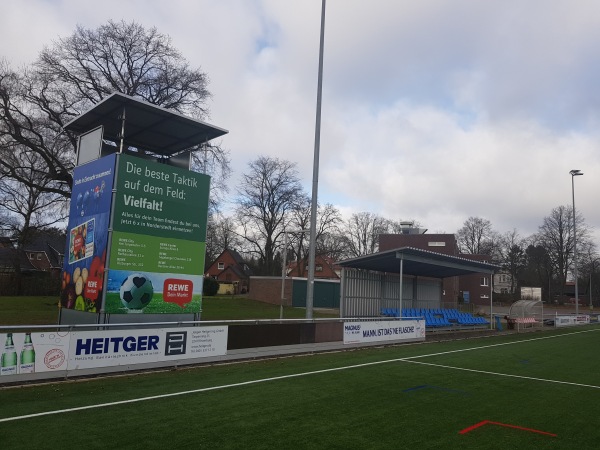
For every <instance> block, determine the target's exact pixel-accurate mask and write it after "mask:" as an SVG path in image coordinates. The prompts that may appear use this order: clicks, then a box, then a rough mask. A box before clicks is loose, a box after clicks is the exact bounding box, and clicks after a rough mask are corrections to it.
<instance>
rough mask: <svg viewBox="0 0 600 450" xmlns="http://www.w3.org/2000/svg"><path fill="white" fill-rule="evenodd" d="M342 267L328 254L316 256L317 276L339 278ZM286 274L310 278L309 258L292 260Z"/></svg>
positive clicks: (330, 278)
mask: <svg viewBox="0 0 600 450" xmlns="http://www.w3.org/2000/svg"><path fill="white" fill-rule="evenodd" d="M341 270H342V269H341V267H339V266H338V265H336V264H335V262H334V260H333V259H332V258H330V257H329V256H327V255H316V256H315V278H319V279H328V280H339V279H340V273H341ZM286 276H288V277H299V278H308V258H304V259H302V261H301V262H300V263H298V261H292V262H291V263H290V264H288V266H287V272H286Z"/></svg>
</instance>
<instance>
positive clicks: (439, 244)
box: [427, 242, 446, 247]
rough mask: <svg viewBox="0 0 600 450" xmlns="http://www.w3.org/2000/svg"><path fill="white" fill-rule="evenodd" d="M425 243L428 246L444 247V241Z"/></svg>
mask: <svg viewBox="0 0 600 450" xmlns="http://www.w3.org/2000/svg"><path fill="white" fill-rule="evenodd" d="M427 245H428V246H429V247H445V246H446V243H445V242H428V243H427Z"/></svg>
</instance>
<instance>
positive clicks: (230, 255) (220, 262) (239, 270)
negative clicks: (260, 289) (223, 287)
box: [206, 248, 252, 294]
mask: <svg viewBox="0 0 600 450" xmlns="http://www.w3.org/2000/svg"><path fill="white" fill-rule="evenodd" d="M206 275H207V276H210V277H213V278H214V279H216V280H217V281H219V282H221V283H227V284H232V285H233V292H232V293H235V294H245V293H246V292H248V290H249V288H250V275H252V271H251V270H250V267H248V265H247V264H246V262H245V261H244V258H242V256H241V255H240V254H239V253H238V252H237V251H235V250H232V249H228V248H226V249H225V250H223V251H222V252H221V254H220V255H219V256H218V257H217V258H216V259H215V262H213V263H212V264H211V265H210V266H209V267H208V269H207V270H206Z"/></svg>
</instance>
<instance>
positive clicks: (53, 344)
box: [0, 326, 228, 382]
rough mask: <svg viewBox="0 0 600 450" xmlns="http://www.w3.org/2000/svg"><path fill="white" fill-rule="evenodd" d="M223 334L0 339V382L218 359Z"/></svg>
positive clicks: (208, 330)
mask: <svg viewBox="0 0 600 450" xmlns="http://www.w3.org/2000/svg"><path fill="white" fill-rule="evenodd" d="M227 332H228V328H227V326H211V327H178V328H158V329H140V330H118V331H117V330H111V331H104V330H103V331H72V332H45V333H7V334H0V345H1V344H4V346H3V347H0V350H1V351H2V356H1V371H0V376H6V375H21V374H30V373H36V372H50V371H74V370H79V369H93V368H98V367H112V366H121V365H135V364H141V363H153V362H157V361H174V360H177V361H179V360H186V359H195V358H206V357H212V356H222V355H225V354H227ZM0 382H1V378H0Z"/></svg>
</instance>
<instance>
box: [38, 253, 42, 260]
mask: <svg viewBox="0 0 600 450" xmlns="http://www.w3.org/2000/svg"><path fill="white" fill-rule="evenodd" d="M37 259H38V261H39V260H41V259H42V254H41V253H38V254H37Z"/></svg>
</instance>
